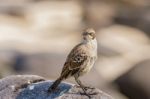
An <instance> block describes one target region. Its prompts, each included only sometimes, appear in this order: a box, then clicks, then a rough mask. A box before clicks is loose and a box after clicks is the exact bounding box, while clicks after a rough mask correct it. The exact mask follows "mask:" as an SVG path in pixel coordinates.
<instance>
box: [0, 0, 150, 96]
mask: <svg viewBox="0 0 150 99" xmlns="http://www.w3.org/2000/svg"><path fill="white" fill-rule="evenodd" d="M149 26H150V1H149V0H72V1H71V0H0V77H1V78H2V77H5V76H8V75H13V74H35V75H40V76H44V77H46V78H48V79H56V78H57V77H58V76H59V73H60V71H61V69H62V66H63V64H64V62H65V59H66V57H67V54H68V53H69V51H70V50H71V49H72V47H73V46H75V45H76V44H77V43H78V42H79V41H80V40H81V36H80V35H81V32H82V30H83V29H84V28H87V27H93V28H94V29H95V30H96V32H97V39H98V46H99V48H98V57H99V58H98V60H97V62H96V64H95V67H94V68H93V69H92V70H91V72H90V73H89V74H87V75H85V76H83V77H82V80H83V82H84V83H86V84H88V85H92V86H95V87H97V88H100V89H102V90H103V91H105V92H107V93H109V94H110V95H112V96H113V97H114V98H115V99H150V77H149V75H150V72H149V71H150V42H149V36H150V28H149ZM68 81H70V82H72V83H75V82H74V80H73V79H68Z"/></svg>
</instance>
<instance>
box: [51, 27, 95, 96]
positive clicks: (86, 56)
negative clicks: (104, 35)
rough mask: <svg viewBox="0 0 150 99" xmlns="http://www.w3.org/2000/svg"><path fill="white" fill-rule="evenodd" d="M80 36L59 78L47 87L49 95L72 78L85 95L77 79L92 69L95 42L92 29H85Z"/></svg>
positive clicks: (84, 88) (84, 89)
mask: <svg viewBox="0 0 150 99" xmlns="http://www.w3.org/2000/svg"><path fill="white" fill-rule="evenodd" d="M82 36H83V41H82V42H81V43H80V44H78V45H76V46H75V47H74V48H73V49H72V50H71V52H70V54H69V55H68V57H67V59H66V62H65V64H64V67H63V69H62V72H61V75H60V77H59V78H58V79H57V80H56V81H55V82H54V83H53V84H52V86H50V87H49V89H48V91H49V93H51V92H53V91H55V90H56V88H57V87H58V85H59V84H60V83H61V81H62V80H65V79H67V78H69V77H72V76H73V77H74V78H75V81H76V82H77V83H78V84H79V86H80V87H81V88H82V89H83V91H84V93H85V94H86V88H87V87H86V86H84V85H83V84H82V83H81V81H80V80H79V77H80V76H82V75H83V74H86V73H88V72H89V71H90V69H91V68H92V67H93V65H94V63H95V61H96V59H97V41H96V35H95V31H94V30H93V29H86V30H85V31H83V34H82ZM86 95H87V94H86Z"/></svg>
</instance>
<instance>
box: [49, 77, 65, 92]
mask: <svg viewBox="0 0 150 99" xmlns="http://www.w3.org/2000/svg"><path fill="white" fill-rule="evenodd" d="M62 80H63V79H62V78H61V77H60V78H58V79H57V80H56V81H55V82H54V83H53V84H52V85H51V86H50V87H49V89H48V92H49V93H51V92H53V91H55V90H56V88H57V87H58V85H59V84H60V83H61V81H62Z"/></svg>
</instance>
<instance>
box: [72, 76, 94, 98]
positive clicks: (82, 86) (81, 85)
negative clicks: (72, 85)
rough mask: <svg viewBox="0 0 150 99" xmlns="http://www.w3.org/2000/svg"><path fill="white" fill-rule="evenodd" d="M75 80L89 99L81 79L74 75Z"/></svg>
mask: <svg viewBox="0 0 150 99" xmlns="http://www.w3.org/2000/svg"><path fill="white" fill-rule="evenodd" d="M75 81H76V82H77V83H78V84H79V86H80V87H81V88H82V90H83V92H84V94H85V95H86V96H88V97H89V99H90V98H91V96H90V95H89V94H88V93H87V92H86V88H85V86H84V85H83V84H82V83H81V81H80V80H79V79H78V77H75Z"/></svg>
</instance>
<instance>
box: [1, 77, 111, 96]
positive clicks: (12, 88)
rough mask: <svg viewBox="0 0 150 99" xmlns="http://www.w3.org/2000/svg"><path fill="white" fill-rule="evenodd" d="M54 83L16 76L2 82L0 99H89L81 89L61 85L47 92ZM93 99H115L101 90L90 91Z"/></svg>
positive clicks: (41, 78) (65, 84)
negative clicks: (51, 91)
mask: <svg viewBox="0 0 150 99" xmlns="http://www.w3.org/2000/svg"><path fill="white" fill-rule="evenodd" d="M51 84H52V81H50V80H45V79H44V78H43V77H40V76H36V75H16V76H9V77H6V78H3V79H1V80H0V99H54V98H56V99H66V98H68V99H88V97H87V96H86V95H83V94H81V93H83V92H82V90H81V88H80V87H78V86H76V85H73V84H69V83H61V84H60V85H59V89H58V90H57V91H55V92H53V93H51V94H49V93H48V92H47V90H48V88H49V86H50V85H51ZM87 93H96V94H94V95H91V98H92V99H113V98H112V97H111V96H109V95H107V94H106V93H104V92H102V91H100V90H99V89H96V88H94V89H88V90H87Z"/></svg>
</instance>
